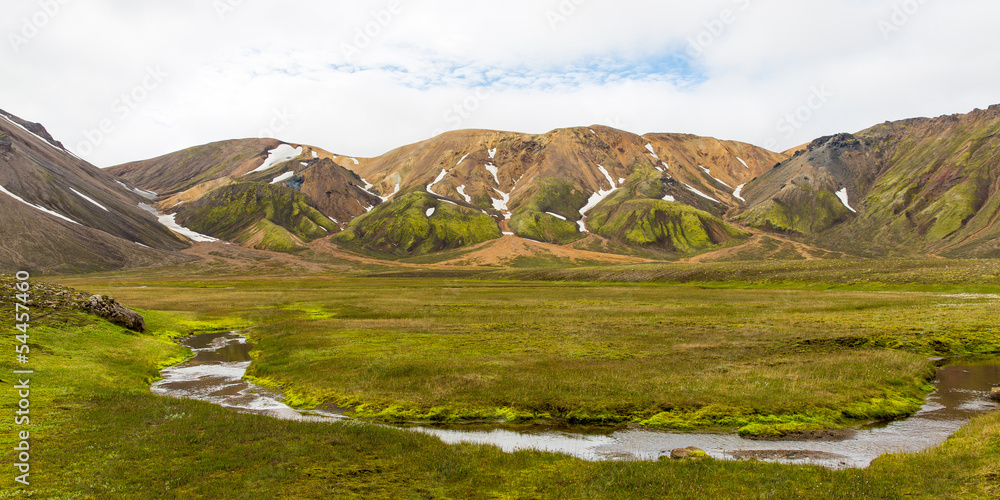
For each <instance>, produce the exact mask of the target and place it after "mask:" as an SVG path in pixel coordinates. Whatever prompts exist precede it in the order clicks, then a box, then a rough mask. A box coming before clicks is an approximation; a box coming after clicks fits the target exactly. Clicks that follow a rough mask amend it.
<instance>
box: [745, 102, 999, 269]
mask: <svg viewBox="0 0 1000 500" xmlns="http://www.w3.org/2000/svg"><path fill="white" fill-rule="evenodd" d="M744 196H745V197H746V199H747V208H746V209H745V210H744V211H743V212H742V213H741V214H740V215H739V217H740V219H741V220H742V221H743V222H744V223H746V224H747V225H749V226H753V227H757V228H761V229H766V230H772V231H780V232H783V233H786V234H789V235H794V236H796V237H800V238H802V239H803V240H805V241H807V242H810V243H813V244H816V245H818V246H822V247H825V248H830V249H834V250H840V251H845V252H850V253H853V254H857V255H864V256H886V255H900V256H909V255H922V254H937V255H941V256H946V257H978V258H986V257H988V258H995V257H1000V243H997V238H998V237H1000V225H997V224H996V223H997V220H998V218H1000V106H992V107H990V108H989V109H987V110H976V111H973V112H972V113H969V114H965V115H950V116H942V117H939V118H933V119H929V118H918V119H911V120H904V121H899V122H886V123H884V124H881V125H878V126H875V127H872V128H870V129H867V130H864V131H862V132H859V133H857V134H853V135H851V134H840V135H837V136H832V137H825V138H822V139H817V140H816V141H813V142H812V143H811V144H810V145H809V146H808V148H807V149H806V150H804V151H803V152H800V153H798V154H796V156H795V157H793V158H791V159H790V160H788V161H786V162H783V163H781V164H780V165H778V166H776V167H775V168H774V169H772V170H771V171H769V172H767V173H765V174H764V175H762V176H760V177H758V178H757V179H755V180H753V181H751V182H750V183H749V185H748V186H747V188H746V189H745V190H744ZM841 197H844V198H846V199H847V203H846V204H845V203H844V201H843V200H842V199H841Z"/></svg>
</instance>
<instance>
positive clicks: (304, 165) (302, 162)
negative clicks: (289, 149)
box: [299, 161, 309, 167]
mask: <svg viewBox="0 0 1000 500" xmlns="http://www.w3.org/2000/svg"><path fill="white" fill-rule="evenodd" d="M299 163H301V164H302V166H303V167H308V166H309V164H308V163H306V162H304V161H300V162H299Z"/></svg>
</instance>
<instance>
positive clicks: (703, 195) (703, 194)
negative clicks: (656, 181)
mask: <svg viewBox="0 0 1000 500" xmlns="http://www.w3.org/2000/svg"><path fill="white" fill-rule="evenodd" d="M681 184H684V183H683V182H682V183H681ZM684 187H686V188H687V189H688V191H691V192H692V193H694V194H696V195H698V196H701V197H702V198H705V199H706V200H710V201H714V202H716V203H722V202H720V201H719V200H716V199H715V198H712V197H711V196H709V195H707V194H705V193H702V192H701V191H698V190H697V189H695V188H693V187H691V186H688V185H687V184H684Z"/></svg>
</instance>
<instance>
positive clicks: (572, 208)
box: [510, 177, 587, 245]
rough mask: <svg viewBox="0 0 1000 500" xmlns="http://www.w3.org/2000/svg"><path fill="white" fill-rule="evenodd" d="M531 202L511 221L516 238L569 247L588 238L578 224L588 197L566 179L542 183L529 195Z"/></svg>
mask: <svg viewBox="0 0 1000 500" xmlns="http://www.w3.org/2000/svg"><path fill="white" fill-rule="evenodd" d="M528 196H529V201H528V202H527V203H526V204H525V205H524V206H523V207H522V208H520V209H519V210H517V211H516V212H515V213H514V215H513V216H512V217H511V219H510V229H511V231H513V232H514V234H516V235H518V236H520V237H522V238H528V239H531V240H536V241H544V242H547V243H555V244H557V245H565V244H568V243H572V242H574V241H577V240H579V239H580V238H582V237H583V236H584V234H583V233H582V232H580V230H579V226H578V225H577V224H576V222H574V221H576V220H579V219H580V212H579V211H578V209H579V207H582V206H583V205H585V204H586V203H587V194H586V193H584V192H583V191H581V190H580V189H578V188H576V187H575V186H573V185H572V184H571V183H569V182H567V181H566V180H564V179H558V178H554V177H550V178H546V179H542V180H540V181H539V182H538V184H537V187H533V188H532V192H531V193H530V194H529V195H528Z"/></svg>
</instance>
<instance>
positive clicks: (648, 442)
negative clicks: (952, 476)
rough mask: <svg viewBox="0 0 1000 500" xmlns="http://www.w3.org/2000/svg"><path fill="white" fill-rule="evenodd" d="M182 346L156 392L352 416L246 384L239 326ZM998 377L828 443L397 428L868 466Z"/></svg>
mask: <svg viewBox="0 0 1000 500" xmlns="http://www.w3.org/2000/svg"><path fill="white" fill-rule="evenodd" d="M181 344H183V345H185V346H187V347H189V348H190V349H191V350H193V351H194V353H195V356H194V357H193V358H192V359H190V360H188V361H187V362H185V363H183V364H181V365H177V366H173V367H169V368H165V369H164V370H163V371H162V377H163V378H162V380H159V381H157V382H156V383H154V384H153V387H152V391H153V393H155V394H159V395H164V396H171V397H177V398H190V399H197V400H201V401H207V402H210V403H214V404H217V405H219V406H222V407H224V408H229V409H232V410H236V411H242V412H250V413H257V414H261V415H266V416H270V417H274V418H280V419H285V420H299V421H312V422H332V421H340V420H344V419H347V418H348V417H345V416H344V415H340V414H338V413H335V412H331V411H322V410H316V411H306V412H303V411H298V410H295V409H293V408H290V407H289V406H288V405H286V404H284V403H282V402H281V397H280V395H279V394H277V393H275V392H273V391H271V390H268V389H265V388H261V387H257V386H254V385H253V384H251V383H249V382H248V381H246V380H243V375H244V374H245V373H246V370H247V368H248V367H249V366H250V362H251V358H250V349H251V346H250V344H248V343H247V340H246V339H245V338H244V337H243V336H241V335H240V334H238V333H236V332H230V333H218V334H208V335H196V336H192V337H188V338H186V339H184V340H183V341H182V342H181ZM998 382H1000V360H998V361H997V362H995V363H993V364H972V365H962V364H952V365H949V366H945V367H943V368H940V369H939V370H938V373H937V380H935V381H934V386H935V388H936V390H935V392H934V393H932V394H931V395H929V396H928V397H927V401H926V403H925V404H924V406H923V407H922V408H921V410H920V411H919V412H918V413H916V414H915V415H913V416H912V417H910V418H907V419H905V420H898V421H894V422H890V423H887V424H881V425H875V426H869V427H868V428H862V429H860V430H858V431H857V432H856V433H853V435H851V436H849V437H847V438H845V439H840V440H830V441H819V440H809V441H787V440H784V441H761V440H751V439H744V438H741V437H740V436H738V435H736V434H725V433H705V432H701V433H699V432H659V431H653V430H643V429H626V428H620V429H608V428H598V429H594V428H583V427H566V428H557V427H555V426H535V427H530V428H525V427H518V428H517V429H516V430H512V429H509V428H502V427H500V426H452V427H449V428H441V427H431V426H426V425H423V426H396V427H399V428H401V429H406V430H409V431H414V432H423V433H426V434H430V435H434V436H437V437H439V438H440V439H441V440H443V441H444V442H446V443H462V442H464V443H479V444H488V445H494V446H498V447H500V448H501V449H503V450H505V451H511V452H512V451H516V450H525V449H531V450H541V451H550V452H556V453H564V454H567V455H572V456H575V457H579V458H582V459H585V460H656V459H657V458H659V457H660V456H662V455H669V454H670V450H672V449H675V448H686V447H688V446H695V447H698V448H701V449H703V450H705V451H706V452H707V453H708V454H709V455H711V456H712V457H714V458H718V459H726V460H733V459H740V458H750V457H753V458H758V459H762V460H769V461H777V462H784V463H807V464H815V465H821V466H824V467H829V468H833V469H843V468H863V467H867V466H868V465H869V464H871V462H872V460H874V459H875V458H877V457H879V456H880V455H883V454H886V453H895V452H905V453H914V452H919V451H922V450H926V449H928V448H931V447H934V446H937V445H939V444H941V443H942V442H944V440H945V439H947V438H948V436H950V435H952V434H953V433H954V432H955V431H957V430H958V429H959V428H961V427H962V426H963V425H965V424H966V423H967V422H968V421H969V420H970V419H971V418H972V417H974V416H976V415H981V414H984V413H988V412H991V411H996V410H997V409H998V408H1000V405H998V404H997V403H994V402H992V401H990V399H989V397H988V394H989V391H990V388H991V386H992V384H995V383H998ZM373 425H375V424H373Z"/></svg>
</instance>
